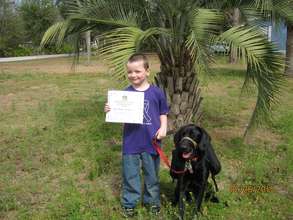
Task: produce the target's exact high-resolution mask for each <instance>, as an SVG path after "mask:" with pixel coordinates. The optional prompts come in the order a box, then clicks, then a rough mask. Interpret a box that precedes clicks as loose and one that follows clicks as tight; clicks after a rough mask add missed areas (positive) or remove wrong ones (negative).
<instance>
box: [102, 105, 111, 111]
mask: <svg viewBox="0 0 293 220" xmlns="http://www.w3.org/2000/svg"><path fill="white" fill-rule="evenodd" d="M110 110H111V109H110V106H109V104H108V103H106V104H105V107H104V112H106V113H107V112H109V111H110Z"/></svg>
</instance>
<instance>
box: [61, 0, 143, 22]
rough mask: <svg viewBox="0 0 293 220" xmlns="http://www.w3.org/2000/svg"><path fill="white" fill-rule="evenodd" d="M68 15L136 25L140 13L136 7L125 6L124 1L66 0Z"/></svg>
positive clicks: (76, 17) (83, 18)
mask: <svg viewBox="0 0 293 220" xmlns="http://www.w3.org/2000/svg"><path fill="white" fill-rule="evenodd" d="M66 2H67V7H68V8H67V16H68V17H70V18H71V19H73V20H83V21H87V22H93V23H96V24H104V25H112V26H114V27H126V26H130V27H132V26H133V27H136V26H137V25H138V17H139V15H138V14H137V12H136V11H135V9H133V8H131V7H129V5H127V7H126V6H125V4H126V3H123V2H122V1H116V2H115V1H113V0H111V1H103V0H88V1H78V0H74V1H68V0H67V1H66Z"/></svg>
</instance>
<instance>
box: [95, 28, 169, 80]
mask: <svg viewBox="0 0 293 220" xmlns="http://www.w3.org/2000/svg"><path fill="white" fill-rule="evenodd" d="M157 34H168V31H167V30H166V29H163V28H150V29H147V30H145V31H143V30H141V29H139V28H136V27H125V28H117V29H115V30H113V31H110V32H107V33H105V34H104V35H103V36H102V38H103V39H104V40H105V42H106V44H105V45H104V47H103V48H101V50H100V53H101V55H102V56H103V57H104V59H105V60H106V61H107V62H108V63H109V64H110V66H111V68H112V70H113V74H112V76H113V78H115V79H116V80H119V81H120V82H121V86H125V85H127V83H128V82H127V78H126V74H125V73H126V70H125V65H126V62H127V60H128V58H129V57H130V56H131V55H132V54H133V53H135V52H137V51H139V50H140V46H141V45H142V43H143V42H144V41H145V40H147V39H148V38H150V37H152V36H154V35H157Z"/></svg>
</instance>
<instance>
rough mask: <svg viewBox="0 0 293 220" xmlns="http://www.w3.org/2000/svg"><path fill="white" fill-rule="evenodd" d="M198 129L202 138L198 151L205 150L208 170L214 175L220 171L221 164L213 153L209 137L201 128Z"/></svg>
mask: <svg viewBox="0 0 293 220" xmlns="http://www.w3.org/2000/svg"><path fill="white" fill-rule="evenodd" d="M200 129H201V131H202V138H201V140H200V143H199V147H200V149H203V150H205V152H206V159H207V162H208V164H209V169H210V171H211V173H212V174H213V175H216V174H218V173H219V172H220V171H221V163H220V161H219V159H218V157H217V155H216V153H215V151H214V148H213V145H212V143H211V137H210V135H209V134H208V133H207V132H206V131H205V130H204V129H203V128H200Z"/></svg>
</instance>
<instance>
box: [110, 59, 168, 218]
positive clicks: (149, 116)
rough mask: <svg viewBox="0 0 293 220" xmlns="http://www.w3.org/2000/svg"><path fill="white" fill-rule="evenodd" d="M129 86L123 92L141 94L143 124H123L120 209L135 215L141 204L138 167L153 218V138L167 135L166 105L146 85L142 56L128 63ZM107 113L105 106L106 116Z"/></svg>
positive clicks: (156, 196) (156, 191)
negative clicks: (142, 96) (142, 94)
mask: <svg viewBox="0 0 293 220" xmlns="http://www.w3.org/2000/svg"><path fill="white" fill-rule="evenodd" d="M126 66H127V76H128V80H129V82H130V84H131V85H130V86H129V87H127V88H126V89H125V90H126V91H134V92H144V119H143V124H128V123H125V124H124V130H123V154H122V179H123V185H122V199H121V203H122V208H123V212H124V213H123V214H124V215H125V217H132V216H134V215H135V211H134V208H135V206H136V205H137V203H138V202H139V201H140V197H141V194H142V193H141V182H140V167H141V168H142V171H143V175H144V195H143V203H144V205H145V206H146V207H148V208H149V209H150V211H151V212H152V213H154V214H158V213H159V211H160V188H159V178H158V174H159V165H160V157H159V155H158V154H157V153H156V151H155V149H154V148H153V146H152V139H153V138H154V137H155V138H157V139H158V140H161V139H162V138H164V137H165V136H166V133H167V113H168V105H167V101H166V98H165V95H164V93H163V91H162V90H161V89H160V88H158V87H156V86H154V85H150V84H149V82H148V76H149V74H150V71H149V63H148V60H147V58H146V56H145V55H143V54H133V55H132V56H131V57H130V58H129V59H128V62H127V65H126ZM108 111H110V106H109V105H108V104H107V103H106V105H105V112H108Z"/></svg>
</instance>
